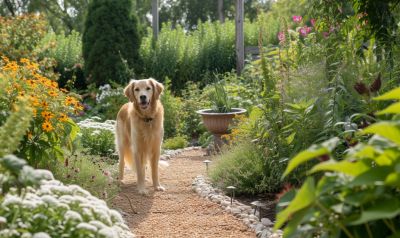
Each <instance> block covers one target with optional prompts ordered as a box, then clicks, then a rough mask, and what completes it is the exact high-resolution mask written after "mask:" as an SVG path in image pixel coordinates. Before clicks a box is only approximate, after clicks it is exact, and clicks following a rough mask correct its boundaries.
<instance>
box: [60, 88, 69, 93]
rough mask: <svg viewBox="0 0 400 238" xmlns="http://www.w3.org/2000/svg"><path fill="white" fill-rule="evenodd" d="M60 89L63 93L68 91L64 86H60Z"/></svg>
mask: <svg viewBox="0 0 400 238" xmlns="http://www.w3.org/2000/svg"><path fill="white" fill-rule="evenodd" d="M60 91H61V92H63V93H68V90H67V89H65V88H60Z"/></svg>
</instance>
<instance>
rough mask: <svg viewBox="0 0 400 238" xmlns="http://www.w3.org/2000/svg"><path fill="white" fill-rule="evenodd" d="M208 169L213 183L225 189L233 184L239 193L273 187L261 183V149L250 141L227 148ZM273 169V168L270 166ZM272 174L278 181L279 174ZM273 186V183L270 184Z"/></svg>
mask: <svg viewBox="0 0 400 238" xmlns="http://www.w3.org/2000/svg"><path fill="white" fill-rule="evenodd" d="M214 162H215V165H213V167H212V169H211V171H210V177H211V180H212V181H213V183H214V184H216V185H217V186H218V187H220V188H222V189H225V188H226V187H227V186H235V187H236V188H237V189H236V191H237V193H239V194H241V193H242V194H243V193H244V194H256V193H262V192H265V191H267V190H274V188H273V187H270V188H268V187H265V186H264V184H263V179H264V178H263V173H264V163H265V161H264V156H263V153H262V150H260V148H258V147H257V146H255V145H254V144H250V143H243V144H241V145H239V146H237V147H233V148H229V150H227V151H226V152H225V153H224V154H223V155H221V156H220V157H217V158H216V159H214ZM271 169H273V168H271ZM279 172H280V171H278V173H277V174H274V173H275V171H271V174H274V176H275V178H274V180H276V181H279V176H280V174H279ZM271 185H272V186H275V184H274V183H272V184H271Z"/></svg>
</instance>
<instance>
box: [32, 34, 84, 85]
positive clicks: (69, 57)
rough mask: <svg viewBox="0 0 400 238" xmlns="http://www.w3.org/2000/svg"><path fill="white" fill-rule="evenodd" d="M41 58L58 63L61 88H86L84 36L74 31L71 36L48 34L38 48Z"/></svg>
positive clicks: (56, 70)
mask: <svg viewBox="0 0 400 238" xmlns="http://www.w3.org/2000/svg"><path fill="white" fill-rule="evenodd" d="M36 51H38V55H39V57H40V58H45V57H48V58H52V59H54V60H55V61H56V66H55V72H57V73H59V74H60V77H59V79H58V83H59V85H60V87H65V86H66V85H68V86H70V87H71V86H73V88H75V89H84V88H86V81H85V77H84V75H83V58H82V36H81V35H80V34H79V33H78V32H76V31H72V32H71V33H70V34H69V35H64V34H58V35H56V34H55V33H54V32H50V33H47V35H46V36H45V37H44V38H43V39H42V41H41V42H40V45H39V46H38V47H37V49H36Z"/></svg>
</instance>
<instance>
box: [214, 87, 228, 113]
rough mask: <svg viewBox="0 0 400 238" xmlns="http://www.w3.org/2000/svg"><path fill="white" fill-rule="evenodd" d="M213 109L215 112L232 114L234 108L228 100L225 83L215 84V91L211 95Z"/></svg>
mask: <svg viewBox="0 0 400 238" xmlns="http://www.w3.org/2000/svg"><path fill="white" fill-rule="evenodd" d="M210 101H211V105H212V106H211V108H212V110H213V111H214V112H221V113H226V112H231V111H232V106H231V103H230V101H229V99H228V94H227V93H226V90H225V85H224V83H223V82H221V81H220V82H217V83H214V90H213V91H212V92H211V94H210Z"/></svg>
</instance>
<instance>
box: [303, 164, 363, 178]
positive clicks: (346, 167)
mask: <svg viewBox="0 0 400 238" xmlns="http://www.w3.org/2000/svg"><path fill="white" fill-rule="evenodd" d="M369 168H370V167H369V166H367V165H366V164H365V163H364V162H362V161H356V162H350V161H347V160H342V161H340V162H336V161H333V160H329V161H326V162H323V163H319V164H317V165H315V166H314V167H313V168H312V169H311V170H310V171H309V172H310V173H315V172H319V171H327V170H328V171H336V172H339V173H343V174H347V175H351V176H357V175H359V174H362V173H364V172H365V171H367V170H368V169H369Z"/></svg>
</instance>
